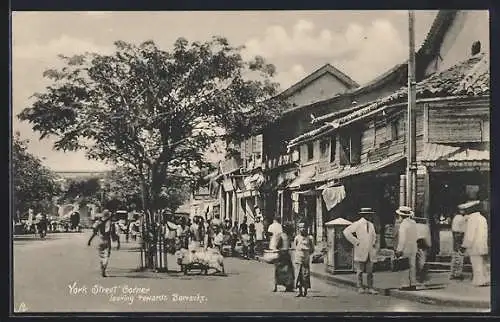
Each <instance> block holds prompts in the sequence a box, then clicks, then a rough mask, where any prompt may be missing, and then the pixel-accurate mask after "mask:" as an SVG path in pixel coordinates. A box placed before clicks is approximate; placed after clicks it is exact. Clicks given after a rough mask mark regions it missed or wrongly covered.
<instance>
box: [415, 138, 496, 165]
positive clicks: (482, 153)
mask: <svg viewBox="0 0 500 322" xmlns="http://www.w3.org/2000/svg"><path fill="white" fill-rule="evenodd" d="M437 146H439V152H435V150H436V149H438V148H437ZM419 159H420V162H422V164H424V165H426V166H430V167H436V166H437V167H439V166H447V167H481V166H485V165H486V166H489V163H490V151H489V148H487V147H483V148H482V149H468V148H459V147H453V146H447V145H443V144H426V146H425V147H424V151H423V153H422V156H421V157H420V158H419Z"/></svg>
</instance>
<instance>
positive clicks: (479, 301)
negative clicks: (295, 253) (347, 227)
mask: <svg viewBox="0 0 500 322" xmlns="http://www.w3.org/2000/svg"><path fill="white" fill-rule="evenodd" d="M311 275H312V276H314V277H316V278H318V279H321V280H324V281H327V282H330V283H332V284H335V285H343V286H348V287H352V288H355V287H356V275H355V274H336V275H332V274H330V273H327V272H326V271H325V266H324V264H313V265H312V268H311ZM374 280H375V281H374V282H375V287H376V289H377V291H379V292H380V293H381V294H384V295H386V296H392V297H396V298H401V299H407V300H412V301H417V302H421V303H427V304H436V305H441V306H460V307H471V308H483V309H490V307H491V287H474V286H472V285H471V281H470V279H465V280H463V281H454V280H450V279H449V273H435V274H433V273H430V274H429V282H427V283H425V284H424V285H423V287H420V288H419V290H417V291H401V290H399V288H400V287H401V285H405V284H407V283H408V282H407V281H408V271H399V272H375V273H374Z"/></svg>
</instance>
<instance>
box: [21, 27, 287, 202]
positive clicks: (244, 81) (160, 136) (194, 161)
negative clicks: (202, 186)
mask: <svg viewBox="0 0 500 322" xmlns="http://www.w3.org/2000/svg"><path fill="white" fill-rule="evenodd" d="M115 46H116V51H115V52H114V53H113V54H111V55H101V54H93V53H85V54H82V55H77V56H74V57H65V56H62V55H61V56H60V58H61V59H62V60H63V61H64V62H65V66H64V67H63V68H62V69H58V70H55V69H49V70H47V71H45V73H44V76H45V77H46V78H48V79H50V80H51V81H52V84H51V85H50V86H48V87H47V89H46V91H45V92H44V93H36V94H35V95H34V98H35V101H34V103H33V104H32V105H31V106H30V107H27V108H25V109H24V110H23V111H22V112H21V113H20V114H19V115H18V117H19V118H20V119H21V120H25V121H29V122H30V123H32V125H33V129H34V130H35V131H38V132H40V134H41V138H44V137H46V136H55V137H56V138H57V141H56V143H55V148H56V149H58V150H64V151H73V150H79V149H84V150H86V153H87V156H88V157H89V158H91V159H97V160H105V161H109V162H112V163H114V164H117V165H118V166H121V167H123V168H127V171H129V173H131V175H133V176H135V177H137V178H138V179H139V182H138V185H139V187H140V188H141V191H142V193H143V198H144V200H145V202H146V204H147V205H148V207H147V208H148V209H149V210H152V211H154V210H155V209H157V208H158V207H160V206H161V204H162V200H161V197H160V196H161V194H162V191H165V188H166V189H169V188H168V187H169V185H168V181H169V180H170V181H172V180H174V179H172V178H179V177H181V178H184V177H189V178H192V177H193V176H196V175H198V174H199V173H198V170H199V169H201V168H203V167H205V166H206V161H205V160H204V158H203V153H204V151H205V149H206V148H207V147H208V146H209V145H210V144H212V143H213V142H214V141H215V140H216V139H217V138H221V133H217V129H218V128H223V129H224V130H225V134H223V135H222V136H224V137H223V138H222V139H226V138H231V139H235V138H241V137H246V136H249V135H252V134H255V133H257V132H259V131H260V130H261V129H262V128H263V127H265V126H266V124H268V123H269V122H271V121H273V120H274V119H276V118H277V117H278V116H279V115H280V113H281V111H282V110H283V109H284V108H285V104H286V103H284V102H283V101H281V100H280V99H278V98H276V97H277V96H276V94H277V84H276V83H273V82H272V76H273V75H274V73H275V68H274V66H273V65H270V64H267V63H266V62H265V60H264V59H263V58H261V57H256V58H255V59H253V60H251V61H244V60H243V59H242V57H241V54H240V52H241V49H242V48H241V47H233V46H231V45H229V43H228V41H227V40H226V39H224V38H221V37H214V38H213V39H212V40H210V41H207V42H204V43H201V42H191V43H190V42H188V41H187V40H185V39H183V38H180V39H178V40H177V41H176V42H175V44H174V46H173V49H172V50H171V51H164V50H161V49H159V48H158V47H157V46H156V45H155V44H154V42H152V41H147V42H144V43H142V44H140V45H133V44H129V43H126V42H123V41H117V42H115Z"/></svg>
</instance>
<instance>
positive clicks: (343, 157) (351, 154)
mask: <svg viewBox="0 0 500 322" xmlns="http://www.w3.org/2000/svg"><path fill="white" fill-rule="evenodd" d="M361 135H362V131H359V130H358V131H352V132H351V133H350V134H346V135H343V136H341V137H340V164H341V165H355V164H359V163H360V162H361Z"/></svg>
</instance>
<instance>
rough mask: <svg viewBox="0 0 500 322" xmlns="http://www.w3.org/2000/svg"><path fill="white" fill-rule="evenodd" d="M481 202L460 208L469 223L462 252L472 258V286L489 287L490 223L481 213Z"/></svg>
mask: <svg viewBox="0 0 500 322" xmlns="http://www.w3.org/2000/svg"><path fill="white" fill-rule="evenodd" d="M479 205H480V202H479V201H478V200H476V201H470V202H467V203H465V204H462V205H460V206H459V209H462V210H463V211H464V212H465V220H466V222H467V224H466V228H465V235H464V241H463V243H462V247H461V249H460V251H462V252H465V251H467V254H468V255H469V256H470V261H471V264H472V284H473V285H474V286H487V285H489V275H490V274H489V272H488V271H487V267H486V257H487V256H488V223H487V222H486V218H485V217H484V216H483V215H481V213H480V212H479Z"/></svg>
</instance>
